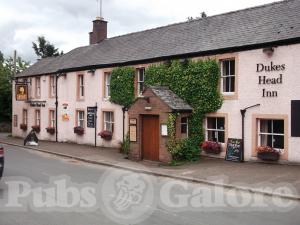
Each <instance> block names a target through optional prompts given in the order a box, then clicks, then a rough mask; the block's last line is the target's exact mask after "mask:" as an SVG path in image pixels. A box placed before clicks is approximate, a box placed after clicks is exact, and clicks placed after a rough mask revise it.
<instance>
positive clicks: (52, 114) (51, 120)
mask: <svg viewBox="0 0 300 225" xmlns="http://www.w3.org/2000/svg"><path fill="white" fill-rule="evenodd" d="M55 123H56V118H55V110H54V109H50V110H49V127H51V128H55Z"/></svg>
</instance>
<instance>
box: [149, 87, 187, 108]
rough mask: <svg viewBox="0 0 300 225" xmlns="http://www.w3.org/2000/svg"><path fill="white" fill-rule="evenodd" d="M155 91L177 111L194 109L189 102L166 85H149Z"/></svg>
mask: <svg viewBox="0 0 300 225" xmlns="http://www.w3.org/2000/svg"><path fill="white" fill-rule="evenodd" d="M149 89H151V90H152V91H153V93H154V94H155V95H156V96H157V97H158V98H160V99H161V100H162V101H163V102H164V103H166V104H167V105H168V106H169V107H170V108H171V109H172V110H175V111H192V110H193V108H192V107H191V106H190V105H189V104H187V103H186V102H185V101H184V100H183V99H181V98H180V97H179V96H178V95H176V94H175V93H174V92H173V91H171V90H170V89H169V88H168V87H165V86H151V87H149Z"/></svg>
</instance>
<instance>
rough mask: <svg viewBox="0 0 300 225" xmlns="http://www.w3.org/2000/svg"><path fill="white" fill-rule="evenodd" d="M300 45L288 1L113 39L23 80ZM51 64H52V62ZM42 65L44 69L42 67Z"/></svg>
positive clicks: (298, 7) (296, 13) (297, 4)
mask: <svg viewBox="0 0 300 225" xmlns="http://www.w3.org/2000/svg"><path fill="white" fill-rule="evenodd" d="M287 41H290V42H292V41H293V43H299V42H300V1H299V0H285V1H281V2H275V3H271V4H266V5H262V6H257V7H253V8H248V9H244V10H239V11H234V12H229V13H225V14H220V15H216V16H211V17H206V18H201V19H198V20H194V21H191V22H183V23H177V24H172V25H168V26H164V27H159V28H155V29H150V30H145V31H141V32H136V33H131V34H127V35H122V36H118V37H113V38H108V39H106V40H104V41H102V42H100V43H98V44H94V45H89V46H84V47H79V48H76V49H74V50H72V51H70V52H68V53H66V54H65V55H63V56H61V57H58V58H56V59H52V60H48V59H43V60H40V61H38V62H37V63H36V64H35V65H33V66H32V67H30V68H29V69H27V70H25V71H24V72H22V73H21V74H19V75H18V76H31V75H42V74H50V73H54V72H57V71H59V70H61V71H64V72H67V71H76V70H80V69H84V68H85V69H87V68H101V67H108V66H112V65H113V66H115V65H123V64H130V63H132V64H133V63H137V62H141V61H150V60H153V61H155V60H162V59H165V58H166V57H176V56H177V57H180V56H187V55H192V54H202V55H204V54H211V53H218V52H221V51H232V50H239V49H242V47H244V48H245V47H249V48H258V47H259V46H261V45H267V44H268V43H269V44H283V42H287ZM50 61H51V62H50ZM37 64H38V65H37Z"/></svg>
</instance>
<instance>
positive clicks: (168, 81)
mask: <svg viewBox="0 0 300 225" xmlns="http://www.w3.org/2000/svg"><path fill="white" fill-rule="evenodd" d="M219 79H220V68H219V65H218V63H217V61H216V60H212V59H208V60H204V61H186V62H185V63H181V62H180V61H172V62H171V64H170V65H166V64H160V65H152V66H150V67H149V68H148V69H146V73H145V83H146V86H151V85H152V86H169V88H170V89H171V90H172V91H173V92H175V93H176V94H177V95H178V96H179V97H181V98H182V99H183V100H185V101H186V102H187V103H188V104H190V105H191V106H192V107H193V108H194V111H193V113H192V115H191V117H190V118H189V138H187V139H185V140H182V141H175V139H173V138H172V136H170V139H169V143H168V150H169V152H170V153H171V154H172V157H173V159H174V160H188V161H194V160H197V159H199V156H200V152H199V151H200V149H199V144H200V143H201V142H202V141H203V140H204V132H203V119H204V117H205V114H207V113H210V112H215V111H217V110H218V109H219V108H220V107H221V106H222V97H221V94H220V92H219V88H218V87H219ZM169 117H170V118H169V119H170V120H171V118H172V120H174V114H170V115H169ZM168 126H169V128H168V129H169V130H173V129H174V128H172V127H171V126H175V125H174V124H173V125H172V123H171V122H170V123H168Z"/></svg>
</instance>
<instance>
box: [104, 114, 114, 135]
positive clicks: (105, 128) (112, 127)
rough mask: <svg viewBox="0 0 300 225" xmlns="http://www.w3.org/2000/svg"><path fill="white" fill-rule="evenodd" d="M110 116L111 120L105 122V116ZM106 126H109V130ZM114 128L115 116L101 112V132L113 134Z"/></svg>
mask: <svg viewBox="0 0 300 225" xmlns="http://www.w3.org/2000/svg"><path fill="white" fill-rule="evenodd" d="M108 113H109V114H110V116H109V118H110V119H111V120H106V119H107V117H106V115H107V114H108ZM107 124H109V126H110V127H111V129H107ZM114 126H115V115H114V112H113V111H104V112H103V130H105V131H110V132H111V133H114Z"/></svg>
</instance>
